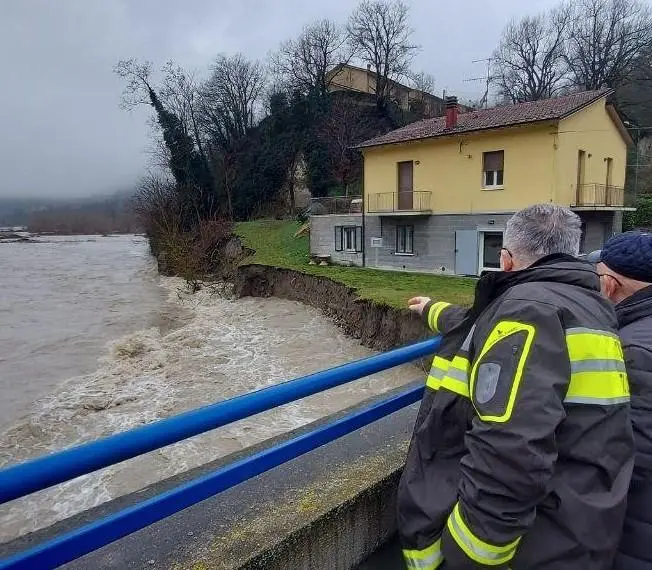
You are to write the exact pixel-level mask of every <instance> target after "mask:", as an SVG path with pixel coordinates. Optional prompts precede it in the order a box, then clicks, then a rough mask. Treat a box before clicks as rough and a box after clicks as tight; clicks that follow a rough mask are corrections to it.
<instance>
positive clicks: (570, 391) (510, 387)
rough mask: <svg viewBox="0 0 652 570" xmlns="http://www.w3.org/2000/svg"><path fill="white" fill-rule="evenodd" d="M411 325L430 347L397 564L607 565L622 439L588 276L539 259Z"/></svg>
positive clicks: (609, 335)
mask: <svg viewBox="0 0 652 570" xmlns="http://www.w3.org/2000/svg"><path fill="white" fill-rule="evenodd" d="M424 317H425V318H426V320H427V321H428V323H429V325H430V328H431V329H432V330H433V331H435V332H439V333H441V334H443V341H442V345H441V350H440V352H439V353H438V355H437V356H436V357H435V358H434V360H433V363H432V369H431V371H430V374H429V376H428V379H427V382H426V391H425V395H424V398H423V400H422V403H421V407H420V409H419V413H418V415H417V420H416V424H415V431H414V435H413V437H412V441H411V444H410V449H409V451H408V457H407V461H406V465H405V469H404V471H403V475H402V477H401V481H400V484H399V489H398V497H397V503H398V527H399V535H400V538H401V542H402V545H403V549H404V550H403V553H404V557H405V560H406V563H407V566H408V568H410V569H419V570H434V569H436V568H440V569H445V570H462V569H464V570H466V569H485V568H500V569H503V568H504V569H507V568H509V569H511V570H539V569H546V570H566V569H568V570H571V569H572V570H580V569H581V570H584V569H586V570H602V569H609V568H611V565H612V563H613V559H614V555H615V553H616V549H617V546H618V542H619V539H620V532H621V529H622V525H623V518H624V514H625V506H626V496H627V489H628V485H629V481H630V478H631V472H632V465H633V435H632V428H631V422H630V416H629V387H628V383H627V375H626V373H625V364H624V361H623V353H622V349H621V344H620V341H619V339H618V336H617V334H616V318H615V315H614V312H613V309H612V308H611V306H610V305H609V304H608V302H607V301H606V300H605V299H603V298H602V296H601V295H600V285H599V278H598V276H597V275H596V273H595V272H594V271H593V269H592V268H591V267H590V266H589V265H588V264H585V263H583V262H580V261H577V260H575V259H574V258H572V257H569V256H563V255H555V256H548V257H546V258H543V259H541V260H539V261H538V262H537V263H536V264H534V265H533V266H531V267H530V268H528V269H526V270H523V271H516V272H511V273H503V272H495V273H489V274H487V275H485V276H483V277H482V278H481V279H480V281H479V282H478V285H477V287H476V295H475V302H474V305H473V307H472V308H471V309H470V311H468V312H466V311H464V310H463V309H461V308H459V307H454V306H450V305H448V304H447V303H444V302H439V303H433V304H430V305H429V306H427V307H426V311H424Z"/></svg>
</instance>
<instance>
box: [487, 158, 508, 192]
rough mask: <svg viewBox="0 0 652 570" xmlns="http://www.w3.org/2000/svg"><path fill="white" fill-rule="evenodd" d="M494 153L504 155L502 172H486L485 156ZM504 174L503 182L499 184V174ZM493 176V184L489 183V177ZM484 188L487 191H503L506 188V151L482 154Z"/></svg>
mask: <svg viewBox="0 0 652 570" xmlns="http://www.w3.org/2000/svg"><path fill="white" fill-rule="evenodd" d="M493 152H502V153H503V169H502V170H485V168H484V161H485V154H489V153H493ZM499 172H500V173H502V177H503V181H502V182H501V183H500V184H499V183H498V173H499ZM488 174H490V175H491V180H492V182H491V183H487V175H488ZM482 188H484V189H485V190H503V189H504V188H505V151H504V150H493V151H488V152H483V153H482Z"/></svg>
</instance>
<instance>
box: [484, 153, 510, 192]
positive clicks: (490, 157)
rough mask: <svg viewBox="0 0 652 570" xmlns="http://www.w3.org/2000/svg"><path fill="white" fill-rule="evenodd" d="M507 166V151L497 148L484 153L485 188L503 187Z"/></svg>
mask: <svg viewBox="0 0 652 570" xmlns="http://www.w3.org/2000/svg"><path fill="white" fill-rule="evenodd" d="M504 168H505V151H503V150H496V151H493V152H485V153H483V154H482V175H483V178H482V186H483V187H484V188H501V187H502V186H503V173H504Z"/></svg>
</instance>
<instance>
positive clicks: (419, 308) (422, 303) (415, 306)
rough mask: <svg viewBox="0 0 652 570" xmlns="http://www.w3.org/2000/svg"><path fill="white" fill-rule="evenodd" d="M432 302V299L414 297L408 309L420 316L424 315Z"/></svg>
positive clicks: (409, 302)
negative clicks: (427, 306)
mask: <svg viewBox="0 0 652 570" xmlns="http://www.w3.org/2000/svg"><path fill="white" fill-rule="evenodd" d="M430 301H431V299H430V297H412V299H410V300H409V301H408V309H410V311H414V312H415V313H417V314H418V315H422V314H423V310H424V309H425V308H426V305H427V304H428V303H430Z"/></svg>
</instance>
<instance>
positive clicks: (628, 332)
mask: <svg viewBox="0 0 652 570" xmlns="http://www.w3.org/2000/svg"><path fill="white" fill-rule="evenodd" d="M616 316H617V317H618V326H619V327H620V331H619V334H620V341H621V342H622V345H623V352H624V353H625V364H626V365H627V374H628V376H629V382H630V387H631V392H632V423H633V426H634V441H635V443H636V459H635V461H634V474H633V475H632V482H631V484H630V486H629V495H628V498H627V514H626V515H625V526H624V527H623V537H622V539H621V542H620V547H619V549H618V554H617V555H616V564H615V565H614V567H615V569H616V570H650V568H652V546H651V545H652V285H650V286H649V287H647V288H645V289H643V290H641V291H639V292H638V293H636V294H634V295H632V296H631V297H629V299H625V300H624V301H623V302H622V303H619V304H618V305H617V306H616Z"/></svg>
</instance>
